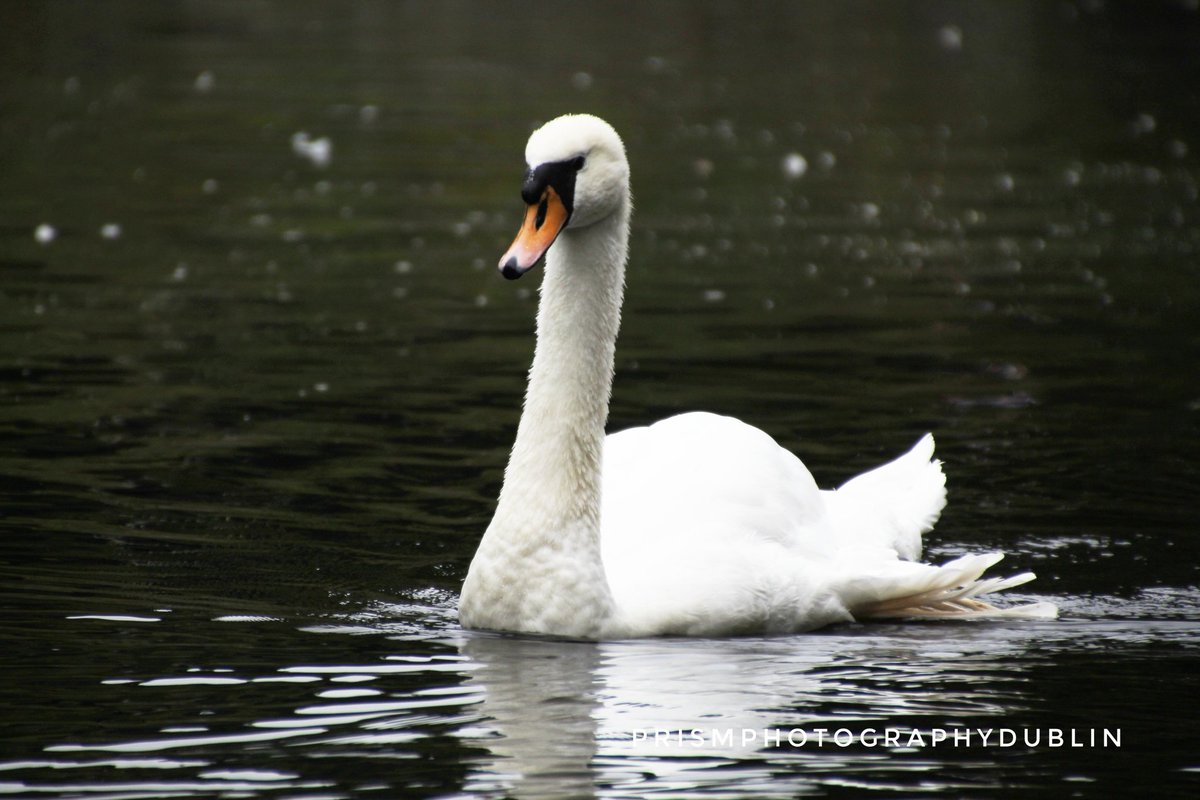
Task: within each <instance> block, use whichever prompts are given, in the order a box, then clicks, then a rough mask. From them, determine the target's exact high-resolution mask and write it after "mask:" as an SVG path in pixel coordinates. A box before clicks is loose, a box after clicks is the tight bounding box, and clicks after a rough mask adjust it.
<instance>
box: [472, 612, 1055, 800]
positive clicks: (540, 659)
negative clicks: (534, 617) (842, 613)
mask: <svg viewBox="0 0 1200 800" xmlns="http://www.w3.org/2000/svg"><path fill="white" fill-rule="evenodd" d="M1042 628H1043V626H1039V625H1022V626H966V627H950V626H913V627H909V628H892V627H887V628H884V629H882V630H881V629H879V628H871V629H848V630H842V631H836V632H831V633H827V634H818V635H811V636H803V637H788V638H782V639H735V640H727V641H724V640H670V639H668V640H654V641H623V642H609V643H602V644H598V645H593V644H587V643H573V642H560V641H554V640H541V639H524V638H514V637H503V636H491V635H478V634H472V635H468V636H467V637H466V638H465V639H464V640H463V642H462V645H461V647H462V652H463V654H464V655H467V656H468V657H469V658H470V659H471V660H472V661H474V662H476V664H477V669H475V670H473V671H472V672H471V677H470V679H469V680H470V682H471V683H473V684H477V685H479V686H480V687H481V688H482V689H483V697H484V699H483V703H482V706H481V710H482V713H483V714H484V715H485V716H486V717H488V718H490V720H491V721H492V723H493V725H494V727H492V726H488V727H485V729H484V730H483V732H481V733H479V734H478V737H479V738H478V739H477V740H476V742H475V743H476V744H480V745H482V746H484V747H486V749H487V750H488V752H489V753H490V755H491V758H490V759H489V760H487V761H485V762H482V763H480V764H477V765H476V771H475V772H474V777H473V779H472V784H471V785H472V786H474V787H476V788H480V789H483V788H487V789H495V788H502V789H507V790H511V791H512V792H513V793H514V794H515V795H517V796H522V797H525V796H529V797H537V796H562V792H561V787H562V786H564V785H565V784H564V782H565V781H568V780H569V781H570V784H569V785H570V786H571V790H572V791H571V792H570V794H572V795H577V796H585V794H586V795H590V794H591V793H594V792H596V791H597V787H610V788H613V787H615V788H618V789H619V790H620V793H624V792H629V793H630V794H632V795H635V796H636V794H637V791H638V789H639V788H640V789H643V790H647V791H649V790H653V789H661V788H662V787H664V786H666V787H675V789H676V790H679V791H692V790H705V789H714V788H717V787H725V788H726V789H728V788H729V787H730V786H733V785H736V786H738V787H739V789H738V791H739V792H740V793H742V794H744V795H749V796H752V795H754V794H755V792H756V788H755V787H757V790H764V791H765V790H766V789H767V787H771V789H772V791H779V790H780V789H781V788H783V786H784V785H789V786H790V788H789V789H788V791H796V790H800V789H803V788H805V787H808V788H811V787H812V785H813V784H814V783H826V782H828V780H829V776H830V774H831V773H832V774H842V775H845V774H854V773H856V772H858V771H859V770H862V769H864V768H867V767H871V765H872V764H874V765H875V766H874V767H873V768H874V769H877V768H878V764H877V762H878V761H879V759H880V758H881V757H884V756H887V755H892V756H896V755H897V754H898V753H901V755H899V757H898V758H893V759H892V760H891V761H890V762H889V770H891V771H894V772H904V771H906V770H911V771H916V772H924V771H926V770H927V769H928V766H929V760H928V757H927V756H926V755H925V754H923V753H922V754H918V755H916V756H912V755H909V756H905V755H902V753H903V748H897V747H888V748H885V747H882V746H880V747H873V748H864V747H857V748H849V749H847V748H843V747H836V746H831V745H828V744H827V745H826V746H824V747H821V748H818V747H816V746H815V744H813V742H815V737H816V733H815V732H816V731H817V730H818V729H825V730H828V731H829V732H830V735H832V732H833V731H834V730H837V729H841V728H846V729H849V730H852V731H855V732H858V731H862V730H864V729H866V728H872V727H873V728H874V729H876V730H882V729H884V728H888V727H897V726H899V727H903V728H905V729H906V730H907V729H911V728H916V729H922V728H925V729H929V728H931V727H934V726H941V725H945V724H946V721H947V720H987V719H988V718H996V719H1007V720H1012V719H1014V718H1017V717H1018V715H1019V714H1021V712H1023V711H1025V710H1026V708H1027V698H1026V694H1027V693H1028V692H1030V691H1031V690H1034V689H1036V687H1035V686H1033V685H1032V684H1031V681H1030V679H1029V675H1028V674H1027V669H1028V666H1029V665H1030V664H1031V663H1033V662H1036V661H1037V660H1038V659H1037V657H1036V656H1035V655H1034V654H1031V653H1030V652H1029V648H1030V645H1031V644H1034V645H1035V646H1036V642H1037V641H1038V639H1039V637H1040V636H1041V633H1042ZM963 724H965V723H963ZM793 729H804V730H806V731H808V732H813V733H812V735H813V740H812V742H810V743H809V744H807V745H805V746H804V747H802V748H794V747H791V746H789V745H788V743H787V734H788V732H789V731H791V730H793ZM776 731H778V732H780V738H781V746H775V745H774V742H773V739H772V738H771V737H773V736H774V735H775V734H774V732H776ZM681 732H682V735H681ZM768 732H769V733H768ZM794 738H795V737H794ZM797 761H801V762H807V761H811V762H812V763H811V764H810V765H808V766H806V767H805V768H804V769H796V766H797V764H796V762H797ZM783 772H786V773H788V774H789V777H787V778H781V777H780V775H781V773H783ZM893 777H894V776H893ZM950 787H951V784H945V785H944V788H950Z"/></svg>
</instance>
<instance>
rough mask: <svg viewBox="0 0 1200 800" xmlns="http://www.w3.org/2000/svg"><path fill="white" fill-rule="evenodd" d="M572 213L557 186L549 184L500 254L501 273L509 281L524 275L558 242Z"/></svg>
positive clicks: (526, 213)
mask: <svg viewBox="0 0 1200 800" xmlns="http://www.w3.org/2000/svg"><path fill="white" fill-rule="evenodd" d="M570 218H571V212H570V211H568V210H567V207H566V206H565V205H564V204H563V201H562V198H561V197H559V196H558V192H556V191H554V187H553V186H547V187H546V188H545V190H544V191H543V192H542V196H541V198H540V199H539V200H538V202H536V203H531V204H530V205H529V208H528V209H526V211H525V222H524V223H523V224H522V225H521V230H520V232H519V233H518V234H517V238H516V239H513V243H512V244H511V245H509V247H508V250H507V251H506V252H505V253H504V255H502V256H500V265H499V266H500V274H502V275H503V276H504V277H506V278H508V279H509V280H514V279H516V278H519V277H521V276H522V275H524V274H525V273H526V272H528V271H529V270H531V269H532V268H533V266H534V265H535V264H537V262H538V261H539V260H540V259H541V257H542V256H544V255H545V254H546V251H547V250H549V249H550V245H552V244H554V240H555V239H557V238H558V234H560V233H562V229H563V228H565V227H567V220H569V219H570Z"/></svg>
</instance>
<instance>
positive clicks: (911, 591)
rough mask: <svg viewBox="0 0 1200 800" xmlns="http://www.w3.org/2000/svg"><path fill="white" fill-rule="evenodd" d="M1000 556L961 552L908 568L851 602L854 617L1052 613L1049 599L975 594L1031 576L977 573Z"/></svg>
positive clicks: (1026, 616) (1054, 609) (1049, 616)
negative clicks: (1018, 601) (1008, 599)
mask: <svg viewBox="0 0 1200 800" xmlns="http://www.w3.org/2000/svg"><path fill="white" fill-rule="evenodd" d="M1002 558H1004V554H1003V553H985V554H981V555H974V556H963V557H962V558H958V559H955V560H954V561H950V562H948V563H946V564H943V565H942V566H940V567H932V566H931V567H928V568H927V570H924V571H922V572H921V573H917V574H912V573H910V574H908V575H905V576H904V577H903V578H897V579H896V580H894V581H892V582H891V584H890V586H889V587H888V588H887V589H886V590H884V591H881V592H878V593H877V594H876V597H875V598H873V599H871V600H865V601H863V602H861V603H859V604H857V606H856V607H855V608H853V614H854V616H855V618H857V619H887V618H914V617H916V618H930V619H989V618H996V617H1016V618H1021V619H1053V618H1054V617H1056V616H1058V609H1057V607H1055V606H1054V604H1053V603H1028V604H1025V605H1020V606H1013V607H1010V608H1000V607H997V606H994V605H992V604H991V603H988V602H986V601H984V600H979V599H977V598H978V597H979V596H980V595H986V594H994V593H996V592H1001V591H1004V590H1005V589H1011V588H1013V587H1014V586H1020V585H1022V584H1024V583H1028V582H1029V581H1031V580H1033V579H1034V574H1033V573H1032V572H1022V573H1020V574H1019V575H1013V576H1011V577H1008V578H981V577H980V576H981V575H982V574H983V572H984V571H985V570H986V569H987V568H988V567H990V566H992V565H993V564H995V563H996V562H998V561H999V560H1000V559H1002ZM880 595H882V596H880Z"/></svg>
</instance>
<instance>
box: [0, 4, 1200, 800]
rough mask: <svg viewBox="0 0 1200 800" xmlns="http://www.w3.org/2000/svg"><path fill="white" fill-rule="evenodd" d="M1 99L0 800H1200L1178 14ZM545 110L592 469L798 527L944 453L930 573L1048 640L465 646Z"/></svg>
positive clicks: (109, 37)
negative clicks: (822, 496) (600, 175)
mask: <svg viewBox="0 0 1200 800" xmlns="http://www.w3.org/2000/svg"><path fill="white" fill-rule="evenodd" d="M0 76H2V79H0V186H3V191H2V192H0V492H2V495H0V528H2V538H0V565H2V566H0V569H2V578H0V598H2V601H3V608H4V614H3V617H2V622H0V637H2V641H3V644H2V653H3V655H2V656H0V666H2V669H3V672H2V676H3V679H2V680H0V709H3V720H4V722H3V733H0V795H4V796H11V797H31V798H32V797H54V796H57V797H89V798H150V797H267V798H273V797H277V798H344V797H433V796H437V797H477V796H484V797H502V796H510V795H511V796H530V797H532V796H563V797H566V796H572V797H579V796H590V795H597V796H605V797H646V796H652V795H660V796H692V795H696V796H700V795H703V796H715V797H761V796H789V795H800V794H812V795H817V796H820V795H830V796H841V797H857V796H862V795H864V794H878V795H897V796H905V797H914V796H925V795H937V796H941V797H954V796H981V797H990V796H998V795H1002V794H1005V795H1007V794H1016V793H1017V792H1020V793H1022V794H1036V795H1041V796H1047V797H1070V796H1091V797H1102V796H1112V795H1114V794H1115V793H1117V792H1119V791H1128V790H1132V791H1133V792H1134V793H1136V794H1138V795H1141V796H1156V797H1168V796H1180V797H1185V796H1195V794H1196V792H1197V791H1200V747H1198V745H1200V736H1198V735H1197V732H1196V725H1197V718H1196V712H1195V711H1194V708H1193V704H1194V702H1195V698H1196V697H1197V696H1200V678H1198V677H1197V675H1198V674H1200V570H1198V567H1197V564H1198V562H1200V511H1198V509H1197V492H1198V489H1200V468H1198V466H1197V457H1196V453H1197V452H1198V448H1200V379H1198V370H1197V366H1196V365H1197V362H1198V360H1200V321H1198V320H1200V316H1198V314H1200V288H1198V278H1200V208H1198V203H1197V198H1198V194H1200V90H1198V89H1197V88H1196V87H1198V86H1200V14H1198V13H1197V8H1196V3H1195V2H1139V3H1129V4H1119V3H1103V2H1081V3H1070V2H1064V3H1057V2H1028V3H1021V2H997V3H972V4H960V3H949V2H948V3H878V4H874V3H848V4H837V5H835V4H821V5H817V4H780V5H766V4H763V5H754V6H749V7H748V6H744V5H741V4H733V3H730V4H722V3H716V4H673V3H651V4H643V5H641V6H639V7H638V8H637V9H634V8H631V7H628V6H625V5H607V4H586V5H585V4H569V5H567V4H564V5H562V6H561V7H557V6H556V7H554V8H553V9H552V10H549V9H548V8H547V9H536V8H534V9H531V8H528V7H526V6H523V5H495V4H487V5H484V4H479V5H476V4H456V3H450V4H441V5H436V6H435V5H432V4H411V5H410V4H391V3H363V4H332V3H331V4H320V3H292V2H289V3H282V2H281V3H272V2H246V3H243V2H229V3H156V4H136V3H128V4H127V3H103V4H79V3H68V2H27V3H6V4H4V6H3V7H2V8H0ZM568 110H588V111H591V112H593V113H597V114H600V115H601V116H604V117H606V118H608V119H609V120H610V121H611V122H613V123H614V124H615V125H616V126H617V127H618V129H619V130H621V131H622V132H623V133H624V135H625V137H626V141H627V144H628V147H629V150H630V157H631V161H632V167H633V176H634V191H635V195H636V200H637V212H636V215H635V232H634V237H633V258H632V264H631V268H630V275H629V293H628V302H627V306H626V323H625V326H624V329H623V331H622V338H621V341H620V344H619V353H618V370H619V375H618V379H617V383H616V387H615V393H614V403H613V409H612V419H613V426H614V427H623V426H627V425H632V424H641V423H645V422H647V421H650V420H652V419H655V418H658V417H660V416H662V415H664V414H669V413H672V412H675V411H679V410H685V409H692V408H706V409H709V410H714V411H721V412H725V413H732V414H736V415H737V416H739V417H741V418H743V419H746V420H748V421H751V422H753V423H755V424H757V425H759V426H760V427H762V428H764V429H765V430H767V431H769V432H770V433H771V434H773V435H774V436H775V437H776V438H777V439H779V441H780V442H781V443H783V444H784V445H786V446H788V447H789V448H792V449H793V450H795V451H796V452H798V453H799V454H801V455H802V456H803V457H804V459H805V460H806V462H807V463H808V464H809V466H810V467H811V469H812V471H813V472H814V474H815V475H816V476H817V478H818V480H819V481H820V482H821V483H822V484H823V485H826V486H829V485H834V484H836V483H837V482H839V481H841V480H844V479H845V478H846V477H848V476H850V475H851V474H853V473H855V472H856V471H857V470H860V469H862V468H863V467H866V466H868V465H870V464H872V463H875V462H877V461H879V460H881V459H883V458H886V457H888V456H889V455H891V454H893V453H896V452H898V451H899V450H901V449H902V448H904V447H906V446H908V445H909V444H911V443H912V442H913V441H915V440H916V438H917V437H918V436H919V435H920V434H921V433H923V432H924V431H926V430H932V431H934V432H935V434H936V435H937V437H938V446H939V453H940V455H941V457H942V458H943V459H944V460H945V462H946V469H947V472H948V474H949V478H950V484H949V486H950V506H949V508H948V509H947V511H946V513H945V514H944V516H943V518H942V522H941V523H940V524H939V526H938V528H937V529H936V531H935V532H934V534H933V535H931V536H930V537H929V539H928V542H929V547H928V550H929V555H930V557H931V558H934V559H938V558H946V557H951V556H953V555H956V554H959V553H961V552H964V551H969V550H982V549H1002V550H1005V551H1006V552H1008V553H1009V561H1008V562H1006V563H1008V564H1010V565H1011V567H1012V569H1013V570H1017V569H1033V570H1035V571H1036V572H1037V573H1038V575H1039V579H1038V581H1037V582H1036V583H1034V584H1031V585H1029V586H1028V587H1023V591H1024V592H1025V594H1023V595H1021V596H1020V597H1019V598H1018V599H1022V598H1024V599H1031V598H1037V599H1051V600H1054V601H1056V602H1058V603H1059V604H1060V605H1061V607H1062V609H1063V618H1062V619H1061V620H1059V621H1056V622H1047V623H1036V624H985V625H953V626H951V625H945V626H943V625H871V626H851V627H844V628H838V629H834V630H830V631H824V632H820V633H817V634H813V635H809V636H800V637H790V638H784V639H744V640H735V641H653V642H615V643H607V644H602V645H589V644H576V643H563V642H547V641H531V640H522V639H514V638H504V637H495V636H484V635H475V634H469V633H464V632H463V631H461V630H460V629H459V628H458V626H457V622H456V617H455V612H454V607H455V602H456V596H457V595H456V593H457V589H458V586H459V584H460V582H461V579H462V577H463V575H464V574H465V571H466V568H467V565H468V563H469V561H470V558H471V554H472V552H473V549H474V546H475V543H476V541H477V539H478V537H479V535H480V533H481V531H482V530H483V528H484V526H485V525H486V522H487V520H488V518H489V515H490V513H491V510H492V503H493V498H494V497H495V494H496V491H497V489H498V487H499V481H500V477H501V472H502V469H503V464H504V460H505V457H506V454H507V448H508V446H509V444H510V442H511V438H512V435H513V432H514V429H515V425H516V422H517V416H518V413H519V408H520V397H521V392H522V389H523V378H524V372H525V369H526V366H527V364H528V360H529V357H530V354H531V348H532V338H531V332H532V320H533V313H534V307H535V301H536V294H535V287H536V281H537V279H538V278H537V276H536V274H535V275H531V276H529V277H528V278H526V279H525V281H522V282H520V283H518V284H515V285H514V284H510V283H507V282H505V281H503V280H501V279H500V278H499V277H498V276H497V275H496V273H495V270H494V269H493V265H494V263H495V260H496V258H497V256H498V254H499V253H500V252H501V251H502V249H503V248H504V247H505V246H506V245H507V243H508V240H509V239H510V237H511V235H512V233H513V232H514V230H515V226H516V224H517V221H518V218H519V214H520V207H519V201H518V199H517V189H518V180H519V176H520V172H521V169H522V165H521V152H522V148H523V145H524V140H525V137H526V135H527V133H528V131H529V130H530V128H531V126H532V125H534V124H535V123H536V122H538V121H542V120H545V119H548V118H550V117H552V116H555V115H557V114H558V113H562V112H564V111H568ZM300 132H306V133H307V134H308V141H310V142H311V141H313V140H320V139H321V138H328V140H329V142H330V143H331V148H330V150H329V153H328V159H327V161H326V160H324V159H323V158H322V155H321V153H320V148H319V146H318V147H316V148H314V147H313V146H311V145H310V146H309V147H308V148H305V147H303V146H300V147H298V148H297V147H295V146H294V145H293V137H294V135H296V134H298V133H300ZM797 157H799V158H797ZM801 159H802V160H801ZM818 728H827V729H829V730H831V731H833V730H837V729H846V730H847V731H850V732H853V733H854V734H855V735H856V736H857V738H856V739H855V740H854V741H853V742H851V743H849V744H848V746H842V744H838V743H830V742H826V743H825V744H824V746H820V747H818V746H816V745H815V744H814V743H813V742H811V741H810V742H809V743H807V744H806V745H805V746H802V747H797V746H792V745H791V744H789V743H788V741H787V735H788V733H789V732H791V731H793V730H804V731H809V732H815V730H816V729H818ZM693 729H695V730H698V731H700V732H701V733H702V734H704V735H703V736H702V737H701V741H699V742H697V741H693V740H692V739H691V738H687V739H683V738H681V737H679V736H676V737H675V738H674V739H673V738H672V737H671V735H670V734H669V733H668V732H671V731H675V732H678V731H685V732H690V731H692V730H693ZM868 729H874V730H879V731H884V730H892V731H893V732H894V733H898V732H899V731H901V730H903V731H904V732H905V737H906V738H905V740H904V741H903V742H898V741H894V740H893V741H890V742H883V741H880V742H875V743H870V742H869V741H868V739H867V738H866V737H865V736H858V734H865V732H866V731H867V730H868ZM1001 729H1007V730H1009V731H1010V732H1013V733H1014V735H1018V736H1021V737H1024V736H1027V735H1029V734H1031V733H1039V734H1040V735H1041V737H1042V738H1041V739H1040V740H1039V741H1037V742H1034V743H1031V744H1027V743H1026V741H1024V739H1022V740H1020V741H1019V742H1017V743H1016V744H1013V745H1011V746H1009V745H1004V746H999V745H998V742H999V737H1000V736H1001V733H1000V731H1001ZM913 730H916V731H919V732H920V731H924V732H925V734H926V738H925V740H924V742H923V743H921V742H911V741H910V740H909V739H908V738H907V737H908V736H909V734H910V732H911V731H913ZM936 730H942V731H949V732H953V731H958V732H959V733H960V734H961V733H963V732H964V731H965V732H975V734H974V735H976V738H974V739H972V740H971V741H969V742H964V743H963V744H962V745H961V746H959V745H955V746H951V745H950V744H947V743H945V742H942V743H941V744H939V745H937V746H934V744H933V743H932V736H933V735H934V731H936ZM980 730H993V731H994V732H995V733H994V735H995V736H996V737H997V738H996V739H991V740H989V741H988V743H987V744H985V743H983V742H982V741H981V740H980V738H978V737H979V735H980V734H979V733H978V732H979V731H980ZM655 731H661V732H662V734H660V735H659V737H658V740H657V741H656V738H655V733H654V732H655ZM722 731H728V732H729V735H732V736H733V737H735V738H734V739H733V740H731V741H726V740H723V739H721V738H720V736H722V735H724V734H722V733H721V732H722ZM1054 731H1059V732H1060V735H1065V736H1067V737H1068V738H1067V739H1066V740H1065V741H1063V742H1060V743H1061V744H1062V746H1056V745H1055V744H1054V742H1053V741H1052V740H1051V737H1052V736H1053V735H1054V734H1053V732H1054ZM1103 731H1108V732H1110V733H1113V732H1115V733H1116V734H1117V735H1119V746H1117V745H1116V743H1115V742H1112V741H1108V742H1107V746H1105V744H1106V742H1105V740H1103V739H1101V740H1099V741H1098V742H1095V743H1093V741H1092V740H1091V739H1090V738H1089V737H1090V736H1092V735H1093V733H1092V732H1101V733H1102V732H1103ZM712 732H716V736H710V735H709V734H710V733H712ZM747 732H749V734H753V735H754V737H755V738H751V739H749V740H747V741H743V737H746V736H748V735H749V734H747ZM771 732H774V735H775V736H776V737H779V736H781V735H782V736H783V740H782V742H778V740H776V741H775V742H772V741H770V740H769V739H768V738H767V737H769V736H770V735H772V733H771ZM1061 732H1065V734H1063V733H1061ZM814 735H815V733H814ZM1072 735H1074V736H1076V737H1077V741H1075V742H1072V740H1071V739H1070V738H1069V737H1070V736H1072ZM1073 743H1074V744H1082V745H1083V746H1072V744H1073ZM922 744H923V745H924V746H922Z"/></svg>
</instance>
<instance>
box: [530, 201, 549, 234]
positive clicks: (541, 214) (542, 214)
mask: <svg viewBox="0 0 1200 800" xmlns="http://www.w3.org/2000/svg"><path fill="white" fill-rule="evenodd" d="M549 207H550V201H549V200H548V199H547V198H546V197H545V196H544V195H543V197H542V202H540V203H538V210H537V219H535V220H534V221H533V226H534V228H536V229H538V230H541V227H542V225H544V224H545V222H546V210H547V209H548V208H549Z"/></svg>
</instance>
